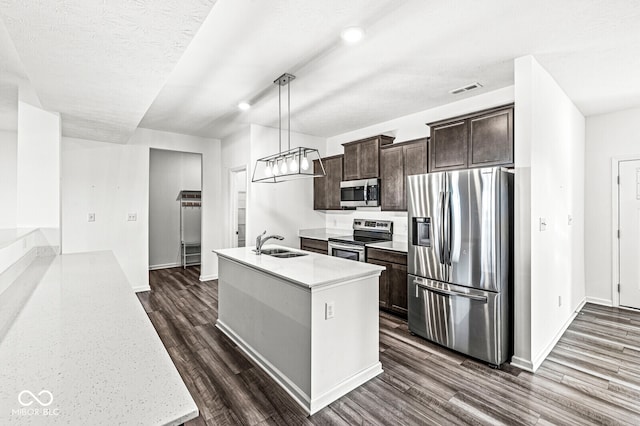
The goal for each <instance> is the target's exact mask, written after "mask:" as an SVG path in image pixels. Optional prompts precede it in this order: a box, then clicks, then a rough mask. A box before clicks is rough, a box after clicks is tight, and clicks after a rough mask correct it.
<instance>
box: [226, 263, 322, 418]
mask: <svg viewBox="0 0 640 426" xmlns="http://www.w3.org/2000/svg"><path fill="white" fill-rule="evenodd" d="M218 276H219V279H218V323H217V325H218V327H219V328H220V329H221V330H222V331H224V332H225V333H226V334H227V335H229V337H231V338H232V340H236V343H238V344H239V346H240V347H241V348H242V349H243V350H245V352H246V351H247V349H248V351H249V352H250V353H251V352H253V354H254V355H253V357H254V359H255V360H256V361H257V362H258V363H260V364H261V367H262V368H264V369H265V370H267V372H269V373H270V374H271V375H272V376H274V378H275V379H276V380H278V381H279V382H280V385H281V386H283V387H284V388H285V390H287V391H288V392H289V393H290V394H291V395H292V396H293V397H294V398H296V399H297V400H298V403H300V404H301V405H302V406H303V407H305V408H307V409H308V404H309V400H310V399H311V398H310V392H311V375H310V374H309V372H310V371H311V321H310V318H311V292H310V290H309V289H308V288H303V287H300V286H298V285H295V284H292V283H287V282H286V281H283V280H280V279H278V278H276V277H273V276H271V275H268V274H265V273H264V272H260V271H258V270H256V269H253V268H251V267H248V266H245V265H242V264H239V263H237V262H234V261H232V260H229V259H226V258H224V257H219V272H218ZM234 335H235V337H236V338H234ZM237 337H239V338H240V339H242V342H244V343H241V342H238V341H237V340H238V339H237ZM244 345H248V346H249V347H248V348H247V347H243V346H244ZM256 358H257V359H256Z"/></svg>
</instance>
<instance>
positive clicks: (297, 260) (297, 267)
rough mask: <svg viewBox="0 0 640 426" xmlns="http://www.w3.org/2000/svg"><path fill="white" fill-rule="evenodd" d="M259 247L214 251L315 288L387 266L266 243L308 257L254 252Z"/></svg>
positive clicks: (373, 273) (222, 255)
mask: <svg viewBox="0 0 640 426" xmlns="http://www.w3.org/2000/svg"><path fill="white" fill-rule="evenodd" d="M254 248H255V247H238V248H231V249H220V250H214V253H216V254H217V255H218V256H220V257H223V258H227V259H230V260H232V261H235V262H238V263H242V264H244V265H247V266H249V267H251V268H254V269H258V270H261V271H263V272H266V273H268V274H270V275H274V276H277V277H279V278H282V279H284V280H286V281H289V282H292V283H295V284H297V285H300V286H303V287H307V288H314V287H321V286H325V285H330V284H337V283H341V282H343V281H348V280H352V279H356V278H363V277H369V276H378V275H380V273H381V272H382V271H383V270H384V267H382V266H378V265H373V264H370V263H364V262H354V261H353V260H348V259H342V258H339V257H332V256H326V255H324V254H316V253H311V252H308V251H302V250H296V249H292V248H290V247H284V246H278V245H265V246H264V247H263V250H265V249H269V248H281V249H286V250H289V251H293V252H298V253H305V254H306V256H300V257H292V258H285V259H282V258H277V257H274V256H269V255H266V254H262V255H260V256H258V255H256V254H255V252H253V249H254Z"/></svg>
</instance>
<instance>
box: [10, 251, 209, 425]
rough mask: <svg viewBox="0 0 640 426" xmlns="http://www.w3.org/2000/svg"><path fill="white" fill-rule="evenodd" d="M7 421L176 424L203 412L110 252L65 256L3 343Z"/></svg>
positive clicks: (45, 278) (53, 265)
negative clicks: (197, 405) (199, 410)
mask: <svg viewBox="0 0 640 426" xmlns="http://www.w3.org/2000/svg"><path fill="white" fill-rule="evenodd" d="M0 366H2V367H1V368H0V424H20V425H23V424H47V425H50V424H54V425H57V424H84V425H116V424H127V425H161V424H162V425H165V424H169V425H173V424H181V423H183V422H185V421H186V420H189V419H192V418H195V417H197V416H198V408H197V407H196V404H195V403H194V401H193V398H192V397H191V395H190V394H189V391H188V390H187V388H186V386H185V385H184V382H183V381H182V379H181V377H180V375H179V374H178V371H177V370H176V368H175V366H174V365H173V363H172V361H171V358H170V357H169V354H168V353H167V351H166V349H165V348H164V346H163V345H162V342H161V340H160V338H159V337H158V335H157V333H156V331H155V329H154V328H153V325H152V324H151V322H150V321H149V318H148V317H147V315H146V313H145V312H144V309H143V308H142V305H141V304H140V303H139V301H138V299H137V298H136V296H135V294H134V292H133V290H132V289H131V286H130V284H129V282H128V281H127V279H126V277H125V276H124V273H123V272H122V269H121V268H120V266H119V265H118V263H117V261H116V259H115V257H114V256H113V254H112V253H111V252H93V253H82V254H70V255H62V256H56V258H55V259H54V260H53V262H52V263H51V266H50V267H49V269H48V270H47V272H46V273H45V274H44V276H43V277H42V278H41V279H40V282H39V284H38V285H37V287H36V289H35V291H34V292H33V294H32V295H31V298H30V299H29V300H28V301H27V303H26V304H25V306H24V308H23V309H22V311H21V312H20V314H19V315H18V317H17V318H16V321H15V322H14V324H13V326H12V327H11V328H10V329H9V331H8V333H7V335H6V336H5V338H4V340H3V341H2V342H0Z"/></svg>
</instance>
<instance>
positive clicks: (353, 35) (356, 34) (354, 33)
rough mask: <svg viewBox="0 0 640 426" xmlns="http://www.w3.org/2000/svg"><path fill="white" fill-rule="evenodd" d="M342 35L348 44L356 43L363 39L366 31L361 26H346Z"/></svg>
mask: <svg viewBox="0 0 640 426" xmlns="http://www.w3.org/2000/svg"><path fill="white" fill-rule="evenodd" d="M340 37H342V40H343V41H344V42H345V43H347V44H354V43H357V42H359V41H360V40H362V37H364V31H363V30H362V28H360V27H349V28H345V29H344V30H343V31H342V32H341V33H340Z"/></svg>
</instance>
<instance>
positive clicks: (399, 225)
mask: <svg viewBox="0 0 640 426" xmlns="http://www.w3.org/2000/svg"><path fill="white" fill-rule="evenodd" d="M513 100H514V88H513V86H510V87H505V88H503V89H499V90H495V91H492V92H488V93H483V94H481V95H478V96H473V97H470V98H466V99H462V100H460V101H456V102H452V103H450V104H447V105H443V106H441V107H437V108H432V109H428V110H425V111H421V112H418V113H415V114H411V115H407V116H404V117H400V118H396V119H394V120H390V121H386V122H384V123H380V124H376V125H373V126H369V127H365V128H362V129H358V130H355V131H352V132H348V133H343V134H341V135H337V136H333V137H330V138H328V139H327V155H337V154H342V153H344V150H343V147H342V144H343V143H345V142H350V141H355V140H358V139H363V138H367V137H369V136H376V135H380V134H384V135H389V136H394V137H395V138H396V139H395V140H394V141H393V142H394V143H398V142H404V141H407V140H412V139H418V138H424V137H427V136H429V126H427V125H426V123H430V122H434V121H438V120H441V119H446V118H451V117H455V116H457V115H463V114H467V113H471V112H475V111H479V110H482V109H487V108H491V107H495V106H500V105H504V104H508V103H511V102H513ZM323 214H325V218H326V221H325V224H326V227H327V228H338V229H351V226H352V224H353V219H354V218H356V217H357V218H362V219H384V220H391V221H393V232H394V235H395V236H396V238H397V239H403V238H404V239H406V236H407V233H408V227H407V213H406V212H382V211H365V210H356V211H353V210H351V211H343V212H337V211H331V212H327V213H323Z"/></svg>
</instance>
